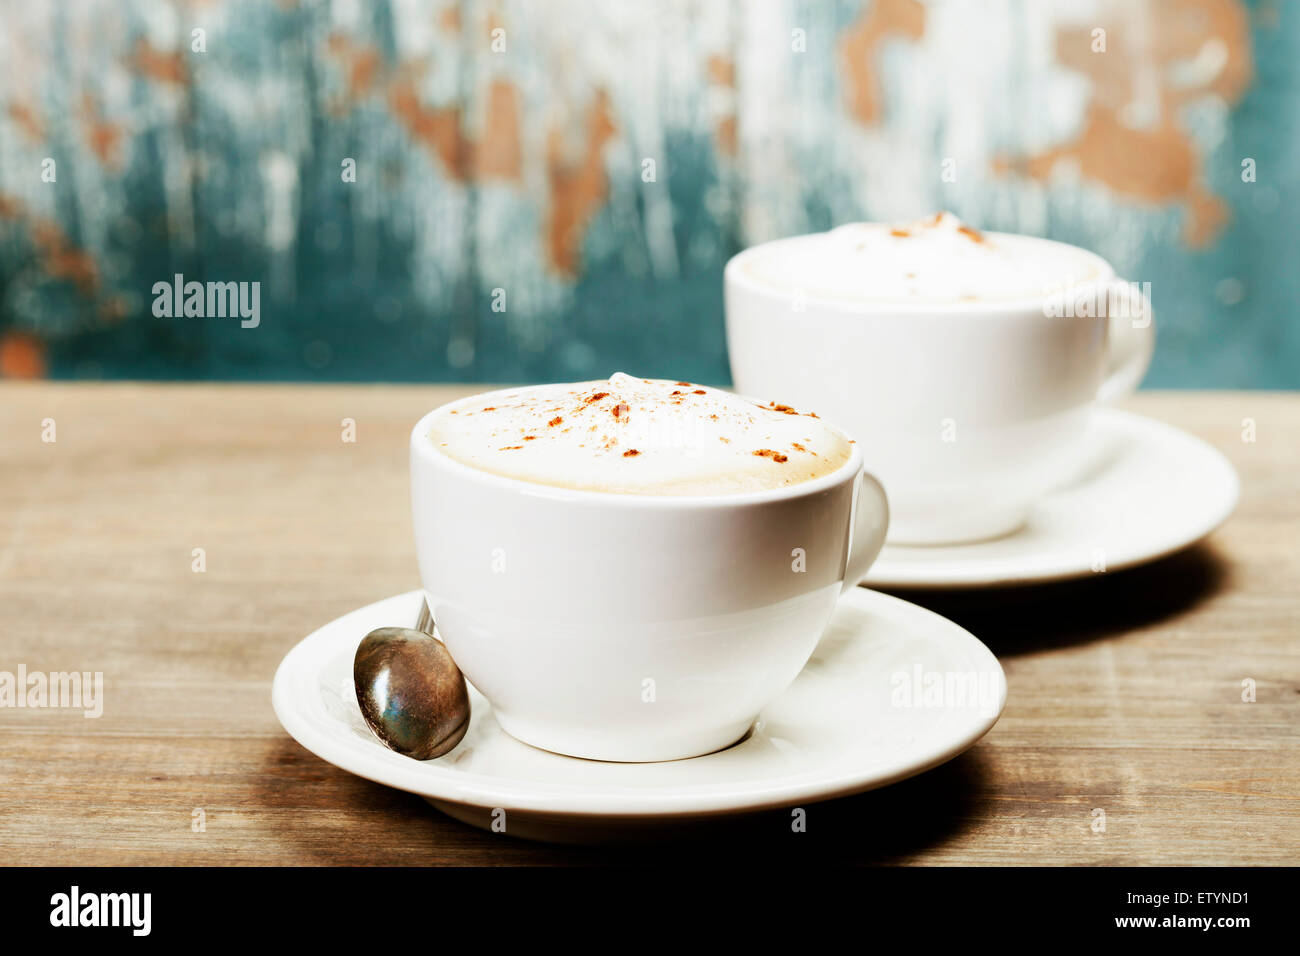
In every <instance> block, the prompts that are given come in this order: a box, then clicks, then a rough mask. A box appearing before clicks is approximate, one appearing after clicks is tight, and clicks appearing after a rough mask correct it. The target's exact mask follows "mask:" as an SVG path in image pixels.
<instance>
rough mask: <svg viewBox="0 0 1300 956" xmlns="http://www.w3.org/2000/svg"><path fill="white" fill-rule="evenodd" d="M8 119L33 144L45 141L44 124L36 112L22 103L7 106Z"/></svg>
mask: <svg viewBox="0 0 1300 956" xmlns="http://www.w3.org/2000/svg"><path fill="white" fill-rule="evenodd" d="M9 118H10V119H12V120H13V121H14V125H16V126H17V127H18V128H19V129H20V130H22V132H23V135H24V136H26V137H27V139H28V140H30V141H31V142H33V143H41V142H44V141H45V123H44V122H43V121H42V120H41V118H40V116H39V115H37V113H36V111H35V110H34V109H32V108H31V107H30V106H27V105H26V104H24V103H10V104H9Z"/></svg>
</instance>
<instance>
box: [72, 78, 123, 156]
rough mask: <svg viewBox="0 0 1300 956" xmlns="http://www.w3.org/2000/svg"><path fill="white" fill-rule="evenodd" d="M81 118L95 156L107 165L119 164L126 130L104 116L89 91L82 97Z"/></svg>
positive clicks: (88, 143)
mask: <svg viewBox="0 0 1300 956" xmlns="http://www.w3.org/2000/svg"><path fill="white" fill-rule="evenodd" d="M81 120H82V122H83V123H84V124H85V126H86V142H87V145H88V146H89V147H90V151H91V152H92V153H94V154H95V158H96V159H98V160H99V161H100V162H101V163H103V164H104V165H105V166H116V165H118V163H119V162H120V161H121V152H120V151H121V144H122V137H123V136H124V135H125V133H124V130H123V129H122V127H120V126H118V125H117V124H115V123H111V122H109V121H108V120H106V119H104V118H103V115H102V114H101V113H100V110H99V104H98V103H96V102H95V99H94V97H93V96H91V95H90V94H89V93H86V94H84V95H83V96H82V98H81Z"/></svg>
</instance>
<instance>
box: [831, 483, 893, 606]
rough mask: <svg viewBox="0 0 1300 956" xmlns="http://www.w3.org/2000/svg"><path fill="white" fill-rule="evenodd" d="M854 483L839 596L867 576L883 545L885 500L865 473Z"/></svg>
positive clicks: (886, 518)
mask: <svg viewBox="0 0 1300 956" xmlns="http://www.w3.org/2000/svg"><path fill="white" fill-rule="evenodd" d="M855 481H856V486H855V488H854V490H853V517H852V519H851V522H850V525H849V527H850V529H851V530H850V532H849V559H848V561H847V562H846V564H845V567H844V587H843V588H842V589H841V591H840V593H841V594H843V593H845V592H847V591H850V590H852V589H853V588H855V587H857V586H858V584H860V583H861V581H862V579H863V578H865V577H866V576H867V572H868V571H870V570H871V565H872V564H873V563H874V562H875V560H876V556H877V555H878V554H880V549H881V547H883V546H884V544H885V531H886V530H887V529H888V528H889V499H888V498H886V497H885V489H884V488H883V487H882V486H881V484H880V482H878V481H876V479H875V478H873V477H872V476H871V475H869V474H867V473H866V472H865V471H860V472H858V477H857V478H856V479H855Z"/></svg>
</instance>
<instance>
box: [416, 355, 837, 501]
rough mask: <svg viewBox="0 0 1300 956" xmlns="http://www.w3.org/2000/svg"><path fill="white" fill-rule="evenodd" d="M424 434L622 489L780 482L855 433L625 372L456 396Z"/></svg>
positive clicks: (580, 483)
mask: <svg viewBox="0 0 1300 956" xmlns="http://www.w3.org/2000/svg"><path fill="white" fill-rule="evenodd" d="M429 440H430V441H431V442H432V443H433V444H434V446H435V447H437V448H438V449H439V450H440V451H442V452H443V453H444V454H446V455H448V456H449V457H451V458H454V459H456V460H457V461H460V462H462V463H463V464H466V465H470V466H473V467H475V468H479V469H482V470H483V471H489V472H493V473H495V474H498V475H504V476H506V477H509V478H518V479H521V480H523V481H531V482H535V483H538V484H544V485H557V486H560V487H565V488H576V489H585V490H592V491H609V492H618V493H623V494H657V495H724V494H735V493H738V492H745V491H758V490H762V489H769V488H780V487H784V486H786V485H794V484H798V483H800V482H804V481H808V480H810V479H813V478H816V477H819V476H821V475H825V474H829V473H830V472H832V471H834V470H835V469H837V468H839V467H840V466H842V465H843V464H844V463H845V462H846V461H848V459H849V456H850V454H851V448H850V444H851V443H850V441H849V439H848V438H847V437H846V436H845V435H844V434H843V433H842V432H840V431H839V430H838V429H836V428H834V427H832V426H830V425H828V424H826V423H825V422H823V421H821V419H819V418H817V417H816V416H815V415H813V414H810V413H807V412H804V411H796V410H795V409H793V408H790V407H788V406H785V405H780V404H777V403H775V402H773V403H769V404H768V405H766V406H763V405H758V404H756V403H755V402H754V401H751V400H749V399H747V398H742V397H740V396H738V395H733V394H731V393H730V392H724V391H720V390H718V389H714V388H706V387H705V386H702V385H693V384H690V383H688V382H670V381H663V380H657V379H641V378H633V377H632V376H630V375H625V374H623V373H622V372H619V373H617V374H615V375H613V376H611V377H610V378H609V379H608V381H594V382H577V383H573V384H567V385H537V386H531V387H528V388H520V389H516V390H510V391H502V392H491V393H488V394H487V395H483V396H479V397H477V398H475V399H473V400H470V401H466V402H458V403H456V404H455V405H453V406H448V407H446V408H444V409H442V410H440V411H439V412H438V413H437V414H436V415H435V416H434V417H433V420H432V426H431V428H430V431H429Z"/></svg>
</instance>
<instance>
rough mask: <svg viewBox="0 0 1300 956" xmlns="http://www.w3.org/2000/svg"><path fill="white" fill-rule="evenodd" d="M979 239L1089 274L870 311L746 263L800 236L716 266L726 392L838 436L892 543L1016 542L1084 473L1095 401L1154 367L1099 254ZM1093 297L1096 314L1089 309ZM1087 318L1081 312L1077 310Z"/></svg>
mask: <svg viewBox="0 0 1300 956" xmlns="http://www.w3.org/2000/svg"><path fill="white" fill-rule="evenodd" d="M987 235H988V237H989V238H990V239H992V240H994V241H997V240H999V239H1002V240H1012V241H1014V242H1016V243H1022V244H1023V243H1044V244H1046V246H1050V247H1052V249H1051V251H1052V252H1053V254H1054V255H1056V256H1060V255H1061V254H1063V253H1066V254H1069V255H1076V254H1077V257H1078V258H1077V261H1078V262H1079V264H1080V266H1081V269H1080V274H1083V275H1087V276H1089V278H1088V279H1087V280H1086V281H1082V282H1079V283H1077V284H1073V285H1071V286H1070V287H1069V288H1068V289H1067V290H1066V291H1065V292H1062V293H1057V294H1054V295H1047V294H1044V295H1041V296H1031V297H1024V296H1021V297H1019V298H1012V299H1004V300H998V299H992V298H990V299H988V300H981V301H952V302H940V303H933V302H925V301H917V302H906V301H897V300H894V301H887V300H880V301H874V300H872V299H871V298H869V297H860V298H856V299H851V300H850V299H843V298H841V299H830V298H819V297H817V296H816V295H812V296H809V295H806V294H804V293H803V292H802V291H801V290H798V289H790V288H788V287H784V288H780V287H777V286H775V285H772V284H768V283H765V282H763V281H762V279H761V277H759V276H756V275H755V274H754V273H753V272H752V271H751V269H750V268H747V267H746V263H747V262H749V261H750V260H751V259H752V257H754V256H756V255H759V254H763V253H771V252H773V251H776V252H778V253H779V252H780V247H781V245H782V244H783V243H792V242H799V241H801V240H802V239H803V238H805V237H795V238H794V239H783V240H777V241H776V242H772V243H765V244H763V245H760V246H755V247H753V248H751V249H747V250H745V251H744V252H741V253H740V254H739V255H737V256H734V257H733V258H732V259H731V261H730V262H729V263H728V264H727V268H726V274H725V276H726V278H725V297H726V325H727V347H728V350H729V352H730V356H731V372H732V378H733V380H734V382H735V387H736V389H737V390H738V391H741V392H744V393H746V394H750V395H755V396H757V397H758V398H759V399H760V400H761V399H763V398H765V397H771V396H776V395H780V396H784V397H783V398H782V401H788V402H791V403H794V404H797V405H799V406H801V407H808V408H816V409H817V410H818V412H819V413H820V414H822V415H824V416H825V417H826V418H828V419H829V420H830V421H833V422H835V423H836V424H837V425H839V426H840V427H841V428H843V429H845V430H846V431H847V432H848V433H849V434H850V435H851V436H852V437H853V438H854V439H855V440H856V441H857V442H858V443H859V446H860V447H861V449H862V453H863V456H864V461H865V464H866V467H867V468H869V469H871V471H872V472H874V473H875V474H876V475H878V476H879V477H880V480H881V481H882V482H883V483H884V485H885V488H886V490H887V491H888V493H889V502H890V512H891V517H890V527H889V541H890V543H891V544H892V543H897V544H940V543H955V542H963V541H973V540H979V539H983V538H991V537H996V536H998V535H1002V534H1006V533H1008V532H1011V531H1014V530H1015V529H1016V528H1017V527H1019V526H1020V525H1021V524H1023V522H1024V520H1025V518H1026V516H1027V514H1028V511H1029V509H1030V507H1031V506H1032V504H1033V503H1034V502H1035V501H1036V500H1038V498H1039V497H1041V496H1042V495H1043V494H1044V493H1045V492H1047V491H1049V490H1051V489H1052V488H1053V487H1056V486H1059V485H1061V484H1062V483H1064V482H1066V481H1068V480H1069V479H1070V478H1071V477H1072V476H1074V475H1076V474H1077V473H1078V472H1079V470H1080V469H1081V468H1082V467H1083V465H1084V463H1085V461H1086V458H1087V455H1088V443H1087V441H1086V434H1087V430H1088V425H1089V419H1090V416H1091V412H1092V408H1093V406H1094V403H1095V402H1096V401H1097V400H1098V399H1100V400H1101V401H1104V402H1109V401H1114V400H1116V399H1119V398H1122V397H1124V396H1126V395H1128V394H1129V393H1131V392H1132V391H1133V390H1134V389H1136V388H1137V385H1138V383H1139V382H1140V381H1141V379H1142V376H1143V375H1144V374H1145V372H1146V369H1147V366H1148V364H1149V363H1150V360H1151V353H1152V349H1153V346H1154V337H1155V326H1154V324H1153V322H1152V320H1151V309H1150V302H1149V301H1148V300H1147V299H1146V297H1145V296H1144V295H1143V294H1142V293H1141V292H1140V291H1137V290H1135V289H1134V288H1133V287H1132V286H1131V285H1130V284H1129V283H1125V282H1122V281H1120V280H1118V279H1116V277H1115V271H1114V270H1113V269H1112V268H1111V267H1110V265H1108V264H1107V263H1106V262H1105V261H1104V260H1103V259H1101V258H1100V257H1099V256H1096V255H1094V254H1093V253H1091V252H1088V251H1086V250H1083V249H1077V248H1074V247H1070V246H1065V245H1064V244H1062V243H1053V242H1050V241H1049V240H1045V239H1030V238H1028V237H1020V236H1000V235H999V234H996V233H990V234H987ZM1022 248H1023V246H1022ZM1112 299H1114V300H1115V301H1114V302H1112V301H1111V300H1112ZM1099 302H1105V303H1107V306H1108V307H1107V308H1106V309H1105V311H1106V313H1107V314H1106V315H1098V314H1096V313H1097V312H1099V311H1102V309H1101V308H1100V307H1099V306H1098V303H1099ZM1120 306H1123V307H1120ZM1085 308H1087V309H1090V310H1091V311H1092V312H1093V314H1092V315H1090V316H1086V317H1081V316H1079V315H1077V314H1075V313H1077V312H1078V311H1081V310H1083V309H1085Z"/></svg>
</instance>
